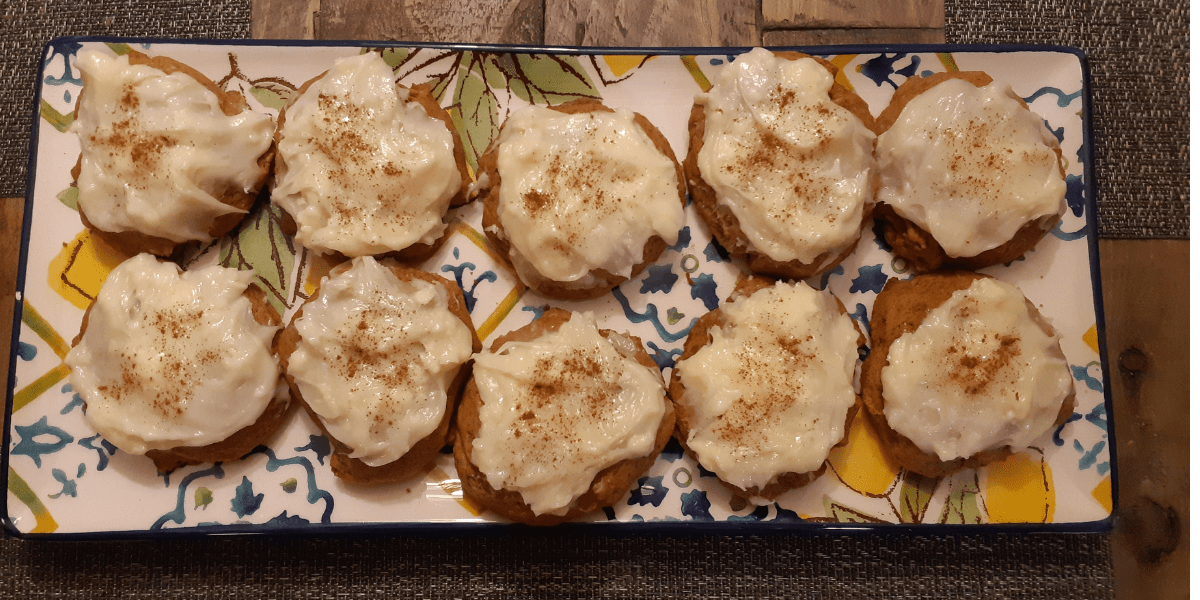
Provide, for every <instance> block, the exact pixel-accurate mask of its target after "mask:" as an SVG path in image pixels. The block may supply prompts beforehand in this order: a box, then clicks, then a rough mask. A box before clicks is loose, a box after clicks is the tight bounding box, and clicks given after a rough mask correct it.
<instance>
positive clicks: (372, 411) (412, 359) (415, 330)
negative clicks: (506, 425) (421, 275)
mask: <svg viewBox="0 0 1200 600" xmlns="http://www.w3.org/2000/svg"><path fill="white" fill-rule="evenodd" d="M295 328H296V331H297V332H298V333H299V334H300V340H299V342H298V343H297V346H296V349H295V351H294V352H293V353H292V355H291V356H290V357H289V358H288V361H287V362H288V365H287V372H288V374H289V375H290V376H291V377H292V379H293V380H294V381H295V383H296V386H297V387H298V388H299V389H300V393H301V395H302V396H303V397H304V401H305V402H306V403H307V404H308V406H309V408H311V409H312V410H313V412H315V413H316V414H317V416H318V418H320V419H321V422H322V423H323V424H324V425H325V428H326V429H327V430H328V431H329V433H330V434H331V435H332V436H333V437H335V438H337V440H338V441H340V442H342V443H343V444H345V445H347V446H349V447H350V448H351V450H352V453H351V454H350V457H351V458H357V459H359V460H361V461H362V462H364V463H366V464H367V465H369V466H373V467H378V466H382V465H386V464H388V463H391V462H394V461H395V460H397V459H399V458H400V457H402V456H404V454H405V453H407V452H408V451H409V450H410V449H411V448H412V447H413V445H415V444H416V443H417V442H419V441H420V440H421V439H422V438H424V437H426V436H428V435H429V434H430V433H433V431H434V430H435V429H437V426H438V424H439V423H441V421H442V418H443V417H444V416H445V413H446V389H447V387H448V386H449V385H450V382H451V381H452V380H453V379H454V376H455V375H456V374H457V373H458V370H459V369H460V368H461V367H462V365H463V364H464V363H466V362H467V360H469V359H470V358H471V351H472V347H471V346H472V341H473V337H472V334H471V331H470V329H469V328H468V327H467V325H466V324H465V323H463V322H462V320H461V319H459V318H458V317H457V316H455V315H454V313H452V312H451V311H450V295H449V293H448V292H447V291H446V289H445V288H443V287H442V286H440V285H437V284H435V283H431V282H428V281H425V280H423V279H415V278H414V279H410V280H401V279H399V278H397V277H396V275H395V274H394V273H393V272H392V271H391V269H389V268H388V267H387V266H386V264H380V263H379V262H376V261H375V259H374V258H372V257H369V256H367V257H361V258H356V259H354V260H353V262H352V263H351V266H350V268H349V269H347V270H346V271H345V272H342V273H340V274H338V275H336V276H332V277H327V278H325V279H323V280H322V281H321V288H320V291H319V293H318V294H317V297H316V298H315V299H314V300H313V301H311V302H307V303H305V304H304V309H303V313H302V314H301V316H300V318H298V319H296V321H295Z"/></svg>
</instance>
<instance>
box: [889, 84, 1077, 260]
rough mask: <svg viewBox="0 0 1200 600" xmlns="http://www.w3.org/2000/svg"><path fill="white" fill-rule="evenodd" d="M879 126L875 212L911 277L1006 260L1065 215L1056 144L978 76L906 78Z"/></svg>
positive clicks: (1002, 89)
mask: <svg viewBox="0 0 1200 600" xmlns="http://www.w3.org/2000/svg"><path fill="white" fill-rule="evenodd" d="M879 126H880V128H881V130H882V133H880V134H879V141H878V144H877V157H878V160H879V173H880V189H879V196H878V200H879V204H878V205H877V206H876V216H878V217H880V218H881V219H882V224H883V234H884V238H885V239H886V240H887V242H888V243H889V244H890V245H891V246H892V248H893V250H894V251H895V252H896V254H898V255H900V256H902V257H904V258H905V259H906V260H907V261H908V262H909V263H910V264H911V265H913V267H914V268H915V269H916V270H917V271H918V272H927V271H932V270H935V269H939V268H960V269H981V268H983V267H987V266H990V265H995V264H1000V263H1005V262H1010V261H1013V260H1016V259H1017V258H1020V257H1021V256H1022V255H1023V254H1025V253H1026V252H1027V251H1029V250H1030V249H1031V248H1033V247H1034V245H1036V244H1037V242H1038V240H1040V239H1042V237H1043V236H1045V235H1046V233H1047V232H1048V231H1050V230H1051V229H1053V228H1054V226H1055V225H1057V224H1058V221H1059V219H1060V218H1061V217H1062V215H1063V213H1064V212H1066V208H1067V204H1066V191H1067V184H1066V179H1065V171H1064V169H1063V165H1062V160H1061V159H1062V150H1060V149H1059V145H1058V140H1057V139H1055V137H1054V134H1052V133H1050V131H1049V130H1048V129H1047V128H1046V125H1045V122H1044V121H1043V120H1042V118H1041V117H1040V116H1038V115H1036V114H1034V113H1033V112H1032V111H1030V110H1029V107H1028V106H1026V104H1025V101H1024V100H1022V99H1021V98H1019V97H1018V96H1017V95H1016V94H1014V93H1013V91H1012V89H1011V88H1009V87H1008V86H1007V85H1004V84H999V83H993V82H992V78H991V77H989V76H988V75H987V74H985V73H981V72H956V73H938V74H935V75H931V76H929V77H925V78H911V79H909V80H908V81H906V82H904V85H902V86H900V88H899V89H898V90H896V94H895V95H894V96H893V97H892V101H891V103H890V104H889V105H888V107H887V108H886V109H884V111H883V113H882V114H880V115H879Z"/></svg>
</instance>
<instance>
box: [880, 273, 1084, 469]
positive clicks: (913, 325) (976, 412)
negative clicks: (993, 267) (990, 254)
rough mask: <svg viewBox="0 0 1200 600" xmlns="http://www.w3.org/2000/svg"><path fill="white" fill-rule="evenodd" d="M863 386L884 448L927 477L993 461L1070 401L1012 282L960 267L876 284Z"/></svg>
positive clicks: (1041, 322)
mask: <svg viewBox="0 0 1200 600" xmlns="http://www.w3.org/2000/svg"><path fill="white" fill-rule="evenodd" d="M862 394H863V402H864V405H865V406H866V409H867V410H866V413H867V417H868V420H869V421H870V423H871V424H872V425H873V426H874V429H875V430H876V432H878V433H879V437H880V439H881V441H882V442H883V446H884V450H885V451H886V452H887V453H888V454H890V455H891V456H892V457H893V458H894V459H895V460H896V462H898V463H899V464H900V465H902V466H903V467H905V468H906V469H908V470H910V471H914V472H917V473H920V474H922V475H926V476H928V477H940V476H943V475H948V474H950V473H953V472H954V471H957V470H959V469H964V468H977V467H980V466H983V465H985V464H987V463H990V462H993V461H997V460H1000V459H1003V458H1005V457H1006V456H1008V455H1010V454H1012V453H1013V451H1015V450H1020V449H1023V448H1025V447H1026V446H1028V445H1030V444H1031V443H1033V442H1034V440H1036V439H1038V438H1039V437H1041V436H1042V435H1044V434H1045V433H1046V432H1048V431H1050V430H1051V429H1053V428H1054V427H1056V426H1058V425H1061V424H1062V423H1064V422H1066V420H1067V418H1069V417H1070V416H1071V412H1072V410H1073V408H1074V405H1075V390H1074V385H1073V383H1072V380H1071V372H1070V369H1069V368H1068V365H1067V361H1066V358H1065V357H1064V355H1063V352H1062V348H1061V347H1060V345H1059V334H1058V332H1057V331H1055V330H1054V327H1053V326H1052V325H1051V324H1050V322H1049V321H1047V320H1046V319H1045V317H1043V316H1042V315H1041V314H1040V313H1038V311H1037V309H1036V308H1035V307H1034V306H1033V304H1032V303H1031V302H1029V300H1027V299H1026V298H1025V296H1024V295H1023V294H1022V293H1021V291H1020V290H1019V289H1017V288H1016V287H1014V286H1012V285H1010V284H1007V283H1004V282H1002V281H999V280H997V279H993V278H991V277H988V276H986V275H981V274H978V273H970V272H964V271H948V272H938V273H930V274H926V275H918V276H916V277H914V278H912V279H909V280H905V281H901V280H898V279H892V280H889V281H888V282H887V285H885V286H884V288H883V291H882V292H880V294H879V296H877V297H876V299H875V306H874V308H873V309H872V314H871V354H870V355H869V356H868V357H867V360H866V361H864V363H863V371H862Z"/></svg>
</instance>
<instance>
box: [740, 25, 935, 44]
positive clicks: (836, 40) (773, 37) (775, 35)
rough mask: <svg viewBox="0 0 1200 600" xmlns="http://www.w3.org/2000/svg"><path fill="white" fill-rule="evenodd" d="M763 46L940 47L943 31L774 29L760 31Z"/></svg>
mask: <svg viewBox="0 0 1200 600" xmlns="http://www.w3.org/2000/svg"><path fill="white" fill-rule="evenodd" d="M762 38H763V45H764V46H770V47H774V46H832V45H837V44H944V43H946V30H945V29H777V30H770V31H764V32H763V34H762Z"/></svg>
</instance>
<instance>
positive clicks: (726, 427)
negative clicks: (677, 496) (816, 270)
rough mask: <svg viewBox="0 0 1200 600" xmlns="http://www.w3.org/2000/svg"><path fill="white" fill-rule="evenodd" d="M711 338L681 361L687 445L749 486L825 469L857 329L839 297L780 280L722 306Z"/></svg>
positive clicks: (846, 394) (848, 400)
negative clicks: (687, 416) (720, 320)
mask: <svg viewBox="0 0 1200 600" xmlns="http://www.w3.org/2000/svg"><path fill="white" fill-rule="evenodd" d="M721 311H722V313H723V314H724V324H723V325H720V326H716V327H712V328H711V329H709V332H708V333H709V335H711V336H712V341H711V343H709V344H708V345H706V346H704V347H703V348H701V349H700V350H699V351H698V352H696V354H694V355H692V356H690V357H688V358H686V359H684V360H681V361H679V362H678V363H677V364H676V365H675V368H676V369H678V370H679V377H680V382H681V383H682V384H683V386H684V388H685V393H684V397H683V404H685V405H686V406H687V407H688V408H689V409H690V412H691V417H690V419H689V422H688V427H689V432H688V439H687V445H688V448H690V449H691V450H692V451H693V452H695V453H696V456H697V458H699V460H700V464H702V465H704V467H705V468H706V469H710V470H712V471H713V472H714V473H716V474H717V476H719V477H720V478H721V479H722V480H723V481H726V482H728V483H731V484H733V485H736V486H738V487H740V488H742V489H747V490H748V489H752V488H759V489H761V488H763V487H765V486H766V485H767V484H769V483H771V482H772V481H773V480H775V478H776V477H778V476H779V475H782V474H784V473H809V472H812V471H815V470H817V469H819V468H820V467H821V465H822V463H824V462H825V458H826V457H827V456H828V454H829V450H830V448H832V447H833V446H834V444H837V443H838V442H839V441H840V440H841V439H842V437H843V435H844V434H845V431H844V430H845V425H846V414H847V411H849V409H850V407H851V406H853V405H854V402H855V399H856V395H855V391H854V373H855V365H856V364H857V361H858V339H859V332H858V329H856V328H855V326H854V323H853V321H852V320H851V318H850V317H849V316H848V315H846V314H845V313H842V312H841V311H839V310H838V306H837V301H836V300H835V299H834V297H833V296H831V295H829V294H825V293H821V292H818V291H816V290H813V289H812V288H810V287H808V285H806V284H804V283H803V282H797V283H791V284H788V283H782V282H779V283H776V284H775V285H774V286H772V287H768V288H764V289H761V290H759V291H757V292H755V293H753V294H751V295H750V296H744V297H739V298H737V299H735V300H734V301H733V302H731V303H729V304H726V305H724V306H722V307H721Z"/></svg>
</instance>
